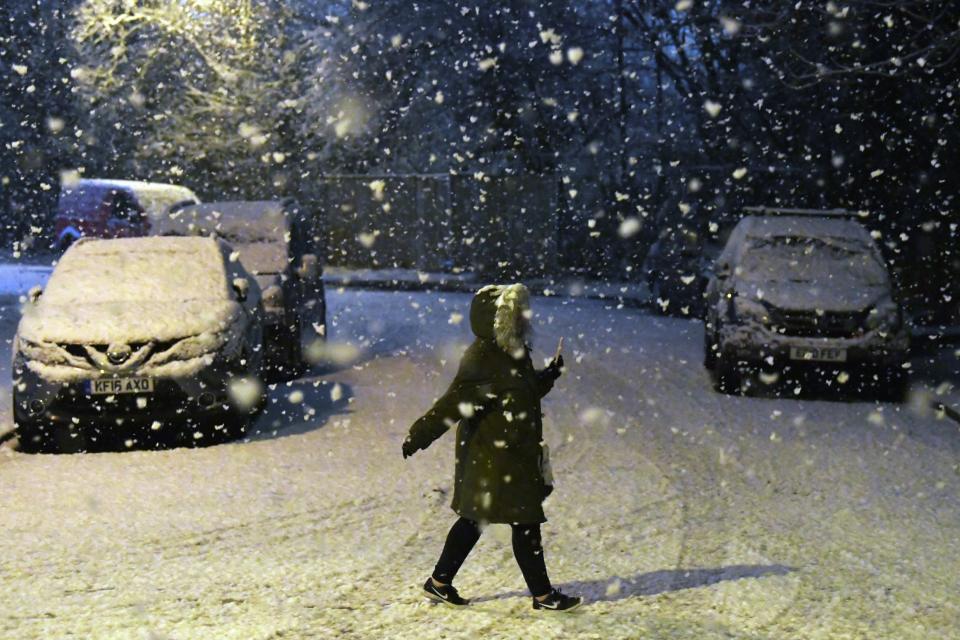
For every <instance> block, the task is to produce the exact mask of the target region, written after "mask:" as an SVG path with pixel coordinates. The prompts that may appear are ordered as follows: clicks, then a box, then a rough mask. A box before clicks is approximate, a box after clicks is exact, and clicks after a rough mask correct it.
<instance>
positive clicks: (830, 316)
mask: <svg viewBox="0 0 960 640" xmlns="http://www.w3.org/2000/svg"><path fill="white" fill-rule="evenodd" d="M771 316H772V318H771V319H772V320H773V324H774V325H775V327H776V329H777V331H778V332H779V333H782V334H784V335H788V336H804V337H822V338H851V337H854V336H857V335H859V334H861V333H862V332H863V326H864V316H865V314H864V312H862V311H852V312H832V311H827V312H824V313H822V314H818V313H817V312H816V311H776V312H774V313H773V314H771Z"/></svg>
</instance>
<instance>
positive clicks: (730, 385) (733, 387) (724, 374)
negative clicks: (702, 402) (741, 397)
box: [713, 358, 742, 394]
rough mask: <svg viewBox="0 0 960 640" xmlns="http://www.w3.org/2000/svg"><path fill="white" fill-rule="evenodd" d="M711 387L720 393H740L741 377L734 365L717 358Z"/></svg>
mask: <svg viewBox="0 0 960 640" xmlns="http://www.w3.org/2000/svg"><path fill="white" fill-rule="evenodd" d="M713 374H714V375H713V387H714V389H716V390H717V391H719V392H720V393H727V394H738V393H740V391H741V383H742V379H741V375H740V371H739V370H738V369H737V367H736V365H735V363H732V362H730V361H728V360H726V359H725V358H717V361H716V365H715V366H714V370H713Z"/></svg>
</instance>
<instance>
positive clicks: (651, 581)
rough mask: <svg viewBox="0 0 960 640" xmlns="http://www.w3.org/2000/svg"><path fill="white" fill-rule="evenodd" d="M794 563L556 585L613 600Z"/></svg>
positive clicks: (776, 572)
mask: <svg viewBox="0 0 960 640" xmlns="http://www.w3.org/2000/svg"><path fill="white" fill-rule="evenodd" d="M793 571H796V569H795V568H793V567H788V566H786V565H782V564H770V565H762V564H736V565H729V566H726V567H717V568H714V569H663V570H660V571H651V572H649V573H640V574H637V575H635V576H633V577H631V578H623V577H619V576H614V577H611V578H606V579H603V580H584V581H576V582H567V583H564V584H560V585H554V586H558V587H560V588H561V589H563V590H564V591H568V592H569V593H573V594H576V595H580V596H583V597H584V598H585V599H586V601H587V602H614V601H616V600H625V599H627V598H632V597H634V596H652V595H656V594H658V593H667V592H670V591H682V590H684V589H697V588H699V587H707V586H710V585H712V584H716V583H718V582H727V581H730V580H744V579H746V578H765V577H769V576H785V575H787V574H789V573H791V572H793ZM527 595H529V594H528V593H527V592H526V591H508V592H506V593H498V594H494V595H490V596H480V597H479V598H475V599H474V602H484V601H489V600H502V599H504V598H514V597H521V596H527Z"/></svg>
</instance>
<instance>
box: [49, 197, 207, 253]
mask: <svg viewBox="0 0 960 640" xmlns="http://www.w3.org/2000/svg"><path fill="white" fill-rule="evenodd" d="M198 202H200V200H199V198H197V196H196V194H194V193H193V191H191V190H190V189H187V188H186V187H181V186H177V185H172V184H160V183H153V182H134V181H130V180H79V181H77V182H74V183H71V184H69V185H64V186H63V188H62V189H61V190H60V203H59V205H58V207H57V216H56V218H55V219H54V246H56V247H57V248H58V249H60V250H65V249H66V248H67V247H69V246H70V245H71V244H73V242H74V240H76V239H77V238H80V237H82V236H93V237H97V238H129V237H135V236H145V235H148V234H149V232H150V228H151V226H152V224H153V222H154V221H156V220H157V219H158V218H161V217H164V216H166V215H167V214H169V213H170V212H171V211H174V210H176V209H178V208H180V207H183V206H186V205H188V204H197V203H198Z"/></svg>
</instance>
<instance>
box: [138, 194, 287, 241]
mask: <svg viewBox="0 0 960 640" xmlns="http://www.w3.org/2000/svg"><path fill="white" fill-rule="evenodd" d="M289 231H290V223H289V220H288V219H287V215H286V203H285V201H283V200H255V201H236V202H209V203H204V204H196V205H190V206H186V207H183V208H182V209H179V210H177V211H174V212H173V213H171V214H170V215H169V216H167V217H166V218H165V219H163V220H158V221H157V222H156V224H155V226H154V233H157V234H159V235H207V234H210V233H215V234H217V235H218V236H220V237H222V238H224V239H226V240H227V241H229V242H240V243H251V242H284V243H285V242H286V241H287V234H288V233H289Z"/></svg>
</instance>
